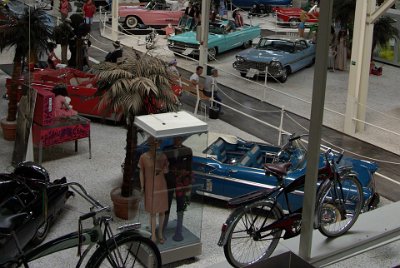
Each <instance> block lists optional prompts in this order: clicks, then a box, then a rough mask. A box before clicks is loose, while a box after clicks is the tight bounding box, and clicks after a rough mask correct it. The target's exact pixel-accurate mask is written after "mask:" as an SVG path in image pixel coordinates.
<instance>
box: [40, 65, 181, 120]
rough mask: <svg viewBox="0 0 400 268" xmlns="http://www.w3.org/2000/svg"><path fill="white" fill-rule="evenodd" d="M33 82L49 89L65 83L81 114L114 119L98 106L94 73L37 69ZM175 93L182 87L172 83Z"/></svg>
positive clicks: (73, 102)
mask: <svg viewBox="0 0 400 268" xmlns="http://www.w3.org/2000/svg"><path fill="white" fill-rule="evenodd" d="M33 83H36V84H41V85H43V86H44V87H47V88H48V89H49V90H51V89H52V88H53V87H54V86H55V85H56V84H60V83H62V84H65V85H66V86H67V91H68V95H69V97H70V98H71V104H72V105H73V109H74V110H76V111H78V113H79V114H81V115H86V116H90V117H98V118H104V117H105V118H106V119H109V120H115V119H116V117H115V115H114V114H111V113H109V114H104V112H102V111H101V110H99V108H98V103H99V101H100V97H101V96H95V93H96V91H97V87H96V79H95V75H94V74H89V73H85V72H82V71H79V70H76V69H73V68H61V69H57V70H54V69H39V70H36V71H35V72H34V73H33ZM171 89H172V90H173V91H174V93H175V95H177V96H180V94H181V92H182V87H180V86H179V85H172V87H171Z"/></svg>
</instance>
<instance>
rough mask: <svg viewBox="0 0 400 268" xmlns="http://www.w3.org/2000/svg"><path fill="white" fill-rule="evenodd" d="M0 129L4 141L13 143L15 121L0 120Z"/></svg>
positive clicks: (15, 131) (15, 129) (15, 130)
mask: <svg viewBox="0 0 400 268" xmlns="http://www.w3.org/2000/svg"><path fill="white" fill-rule="evenodd" d="M1 128H2V129H3V136H4V139H5V140H8V141H15V137H16V133H17V121H7V120H6V118H2V119H1Z"/></svg>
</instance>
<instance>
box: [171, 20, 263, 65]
mask: <svg viewBox="0 0 400 268" xmlns="http://www.w3.org/2000/svg"><path fill="white" fill-rule="evenodd" d="M260 33H261V29H260V27H259V26H252V25H249V24H245V25H244V26H243V27H235V25H234V22H233V21H230V20H222V21H216V22H210V29H209V35H208V59H209V60H214V59H215V57H216V56H217V54H219V53H222V52H225V51H228V50H231V49H234V48H237V47H244V48H249V47H251V45H252V42H253V39H254V38H256V37H259V36H260ZM199 47H200V42H199V41H197V40H196V31H188V32H184V33H182V34H178V35H174V36H171V37H169V38H168V48H169V49H170V50H172V51H173V52H175V53H180V54H184V55H194V56H198V55H199Z"/></svg>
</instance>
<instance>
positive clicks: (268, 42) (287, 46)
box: [257, 38, 294, 53]
mask: <svg viewBox="0 0 400 268" xmlns="http://www.w3.org/2000/svg"><path fill="white" fill-rule="evenodd" d="M257 48H258V49H265V50H274V51H284V52H289V53H293V52H294V43H293V42H290V41H287V40H281V39H269V38H262V39H260V41H259V42H258V45H257Z"/></svg>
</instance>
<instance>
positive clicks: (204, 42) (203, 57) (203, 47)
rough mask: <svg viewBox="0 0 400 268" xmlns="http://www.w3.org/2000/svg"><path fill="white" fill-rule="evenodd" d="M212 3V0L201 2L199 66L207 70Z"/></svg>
mask: <svg viewBox="0 0 400 268" xmlns="http://www.w3.org/2000/svg"><path fill="white" fill-rule="evenodd" d="M210 5H211V0H202V3H201V18H200V19H201V37H200V55H199V66H203V68H204V71H206V70H207V61H208V30H209V22H210Z"/></svg>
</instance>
